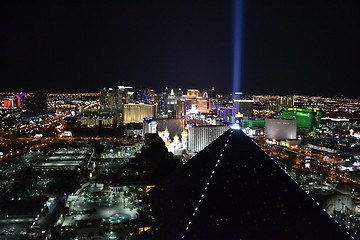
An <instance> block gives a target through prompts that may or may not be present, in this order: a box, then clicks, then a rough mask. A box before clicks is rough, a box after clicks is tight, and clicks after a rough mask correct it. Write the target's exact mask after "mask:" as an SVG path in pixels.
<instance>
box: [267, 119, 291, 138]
mask: <svg viewBox="0 0 360 240" xmlns="http://www.w3.org/2000/svg"><path fill="white" fill-rule="evenodd" d="M296 133H297V122H296V119H291V120H288V119H276V118H267V119H265V137H266V138H272V139H280V140H281V139H283V140H286V139H296Z"/></svg>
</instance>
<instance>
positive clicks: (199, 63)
mask: <svg viewBox="0 0 360 240" xmlns="http://www.w3.org/2000/svg"><path fill="white" fill-rule="evenodd" d="M232 4H233V3H232V1H224V0H222V1H209V0H203V1H196V0H191V1H190V0H189V1H173V0H171V1H150V0H147V1H132V0H129V1H125V0H118V1H106V0H101V1H100V0H99V1H86V0H82V1H80V0H62V1H56V0H51V1H49V0H40V1H32V0H26V1H25V0H24V1H15V0H11V1H1V3H0V81H1V87H0V91H1V92H2V91H19V90H23V91H25V92H31V91H34V90H46V91H49V92H98V91H99V89H100V88H102V87H115V86H117V85H130V86H135V87H150V88H156V89H160V88H163V87H165V86H168V87H181V88H184V89H186V88H198V89H200V90H206V89H208V88H210V87H211V85H212V84H215V88H216V89H217V90H218V92H219V93H230V92H231V91H232V57H233V53H232V49H233V47H232V39H233V34H232V32H233V30H232V26H233V23H232V20H233V16H232V12H233V11H232ZM243 12H244V16H243V41H242V46H243V47H242V72H241V76H242V80H241V90H242V91H243V92H245V93H254V94H280V95H287V94H304V95H313V96H335V95H338V96H339V95H344V96H347V97H359V96H360V94H359V83H358V82H359V80H360V57H359V56H360V1H358V0H354V1H351V0H343V1H341V0H337V1H332V0H327V1H316V0H312V1H305V0H302V1H300V0H299V1H289V0H284V1H275V0H274V1H265V0H263V1H260V0H258V1H257V0H249V1H245V4H244V11H243Z"/></svg>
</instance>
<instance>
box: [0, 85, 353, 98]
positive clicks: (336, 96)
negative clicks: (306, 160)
mask: <svg viewBox="0 0 360 240" xmlns="http://www.w3.org/2000/svg"><path fill="white" fill-rule="evenodd" d="M109 88H110V87H109ZM166 88H167V87H164V88H162V89H166ZM135 89H153V90H155V92H156V93H158V92H157V91H159V89H156V88H144V87H135ZM169 89H181V90H182V91H184V92H185V91H187V90H189V89H196V90H199V89H198V88H186V89H185V88H170V87H169ZM100 90H101V89H100ZM100 90H99V91H98V92H94V91H83V92H75V91H69V92H64V91H45V90H35V91H22V90H21V91H20V90H19V91H1V92H0V94H18V93H35V92H45V93H47V94H63V95H66V94H72V95H75V94H76V95H81V94H92V95H99V94H100ZM160 91H161V90H160ZM199 91H200V92H208V90H199ZM242 93H243V94H244V95H252V96H301V97H319V98H345V99H359V98H360V96H358V97H354V96H348V95H346V94H339V95H321V94H319V95H311V94H299V93H298V94H274V93H266V94H265V93H254V92H253V91H251V92H242ZM231 94H234V92H231V93H217V94H216V95H231Z"/></svg>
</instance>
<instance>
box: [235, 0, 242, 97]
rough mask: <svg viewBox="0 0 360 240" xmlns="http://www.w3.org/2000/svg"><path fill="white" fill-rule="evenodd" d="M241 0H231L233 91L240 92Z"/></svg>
mask: <svg viewBox="0 0 360 240" xmlns="http://www.w3.org/2000/svg"><path fill="white" fill-rule="evenodd" d="M243 7H244V2H243V0H233V92H240V90H241V89H240V85H241V50H242V27H243Z"/></svg>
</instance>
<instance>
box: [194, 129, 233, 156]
mask: <svg viewBox="0 0 360 240" xmlns="http://www.w3.org/2000/svg"><path fill="white" fill-rule="evenodd" d="M228 129H229V127H228V126H211V125H210V126H201V127H192V128H189V137H188V150H189V151H191V152H192V153H194V154H195V153H198V152H200V151H201V150H203V149H204V148H205V147H206V146H207V145H209V144H210V143H211V142H212V141H214V140H215V139H217V138H218V137H219V136H221V135H222V134H223V133H224V132H225V131H227V130H228Z"/></svg>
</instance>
